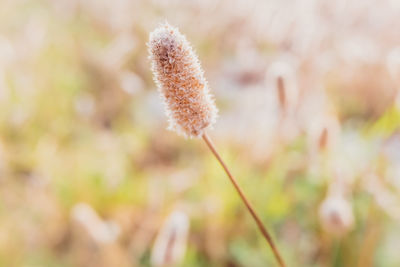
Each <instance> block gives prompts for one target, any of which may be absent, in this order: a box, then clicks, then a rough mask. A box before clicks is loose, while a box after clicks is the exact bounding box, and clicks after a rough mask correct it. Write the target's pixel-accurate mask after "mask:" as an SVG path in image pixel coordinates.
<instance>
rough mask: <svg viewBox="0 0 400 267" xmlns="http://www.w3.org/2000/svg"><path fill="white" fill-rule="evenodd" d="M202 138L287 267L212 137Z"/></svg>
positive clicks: (280, 263)
mask: <svg viewBox="0 0 400 267" xmlns="http://www.w3.org/2000/svg"><path fill="white" fill-rule="evenodd" d="M202 138H203V140H204V141H205V142H206V144H207V146H208V147H209V148H210V150H211V152H212V153H213V154H214V156H215V157H216V158H217V160H218V162H219V163H220V164H221V166H222V168H223V169H224V170H225V172H226V174H227V175H228V177H229V179H230V180H231V182H232V184H233V186H234V187H235V189H236V191H237V192H238V194H239V196H240V198H241V199H242V200H243V202H244V204H245V205H246V207H247V209H248V210H249V212H250V214H251V216H252V217H253V219H254V220H255V222H256V223H257V226H258V228H259V229H260V231H261V233H262V235H263V236H264V237H265V239H266V240H267V242H268V244H269V245H270V247H271V249H272V252H273V253H274V256H275V258H276V260H277V261H278V263H279V265H280V266H281V267H285V263H284V261H283V259H282V257H281V255H280V253H279V251H278V248H277V247H276V246H275V243H274V241H273V240H272V238H271V236H270V234H269V233H268V231H267V229H266V228H265V226H264V225H263V223H262V222H261V219H260V218H259V216H258V215H257V213H256V212H255V210H254V208H253V207H252V205H251V204H250V202H249V201H248V199H247V197H246V196H245V195H244V193H243V191H242V189H241V188H240V186H239V184H238V183H237V181H236V179H235V178H234V177H233V175H232V173H231V172H230V170H229V169H228V167H227V166H226V164H225V162H224V161H223V160H222V158H221V156H220V155H219V154H218V152H217V150H216V149H215V146H214V144H213V143H212V141H211V140H210V138H209V137H208V135H207V134H206V133H204V134H203V136H202Z"/></svg>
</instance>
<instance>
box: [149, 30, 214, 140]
mask: <svg viewBox="0 0 400 267" xmlns="http://www.w3.org/2000/svg"><path fill="white" fill-rule="evenodd" d="M148 47H149V53H150V60H151V64H152V71H153V74H154V80H155V82H156V84H157V87H158V90H159V92H160V93H161V96H162V98H163V100H164V103H165V109H166V113H167V116H168V118H169V129H171V130H175V131H177V132H178V133H179V134H183V135H185V136H189V137H200V136H201V135H202V134H203V133H204V130H205V129H206V128H207V127H210V126H212V125H213V124H214V123H215V120H216V117H217V112H218V110H217V108H216V106H215V103H214V99H213V97H212V96H211V95H210V94H209V87H208V83H207V80H206V79H205V78H204V74H203V70H202V68H201V65H200V62H199V60H198V58H197V56H196V54H195V52H194V51H193V49H192V47H191V46H190V44H189V42H188V41H187V40H186V38H185V36H184V35H182V34H181V33H180V32H179V30H178V29H177V28H174V27H172V26H171V25H169V24H168V23H164V24H162V25H160V26H159V27H158V28H156V29H155V30H154V31H153V32H152V33H151V34H150V40H149V43H148Z"/></svg>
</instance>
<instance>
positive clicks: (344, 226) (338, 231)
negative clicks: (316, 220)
mask: <svg viewBox="0 0 400 267" xmlns="http://www.w3.org/2000/svg"><path fill="white" fill-rule="evenodd" d="M319 217H320V221H321V223H322V226H323V228H324V229H325V230H326V231H327V232H329V233H331V234H333V235H336V236H343V235H344V234H346V233H347V232H348V231H349V230H350V229H351V228H352V226H353V224H354V215H353V210H352V208H351V204H350V202H349V201H348V200H347V199H346V198H345V197H344V196H343V195H341V194H338V193H334V194H329V195H328V196H327V197H326V199H325V200H324V201H323V202H322V204H321V206H320V208H319Z"/></svg>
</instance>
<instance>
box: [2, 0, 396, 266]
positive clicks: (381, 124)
mask: <svg viewBox="0 0 400 267" xmlns="http://www.w3.org/2000/svg"><path fill="white" fill-rule="evenodd" d="M399 10H400V7H399V3H398V1H393V0H386V1H376V0H365V1H350V2H349V1H341V0H335V1H288V2H286V1H275V0H271V1H256V0H250V1H247V0H246V1H244V0H234V1H227V0H221V1H211V0H202V1H197V0H196V1H180V0H173V1H163V0H152V1H141V0H135V1H134V0H115V1H106V0H96V1H94V0H73V1H66V0H52V1H50V0H44V1H36V0H25V1H22V0H21V1H14V0H3V1H1V2H0V183H1V187H0V190H1V192H0V229H1V231H0V266H3V265H4V266H35V265H36V266H151V264H152V260H151V258H152V257H151V255H152V250H153V249H154V245H155V241H156V239H157V236H158V235H159V233H160V229H162V228H163V227H162V226H163V225H165V220H166V218H167V217H168V216H169V215H170V214H171V211H172V210H175V208H179V210H180V211H181V212H183V213H185V214H186V215H187V216H188V218H190V229H189V231H188V234H187V240H186V241H187V247H186V253H185V255H184V256H183V258H182V261H181V266H265V264H266V263H267V264H270V265H272V264H274V259H273V258H272V254H270V253H268V252H266V249H265V242H264V241H263V240H262V238H261V237H260V236H259V235H258V232H257V229H255V227H254V225H253V222H252V221H251V219H250V218H249V217H248V216H247V214H246V212H245V209H244V207H243V205H242V203H240V200H239V199H238V198H237V196H236V195H235V194H233V192H232V188H231V187H229V186H226V181H225V180H224V179H215V177H221V176H223V175H224V174H223V172H222V171H221V169H220V168H219V166H218V165H217V163H216V162H214V159H213V158H212V157H210V155H209V152H208V151H207V150H206V148H205V147H203V146H200V145H198V142H196V141H195V140H190V139H188V140H185V139H183V138H180V137H179V136H176V135H175V134H174V133H171V132H169V131H167V130H165V128H166V123H164V122H165V117H164V113H163V107H162V105H161V104H160V101H159V97H158V93H157V91H156V88H155V85H154V83H153V81H152V74H151V72H150V71H149V70H148V68H149V61H148V58H147V48H146V45H145V44H146V42H147V40H148V33H149V32H150V31H152V30H153V29H154V28H155V27H156V26H157V25H158V24H159V23H160V22H162V21H165V20H166V19H167V20H168V21H169V22H170V23H171V24H173V25H180V27H181V30H182V32H185V34H186V35H187V37H188V38H189V39H190V40H191V42H192V43H193V46H194V47H196V50H197V51H196V52H197V54H198V55H199V57H200V58H201V59H202V64H203V67H204V69H206V70H207V78H208V82H209V84H210V87H212V88H213V92H214V93H215V98H216V99H217V105H218V107H219V109H220V111H219V118H218V123H217V124H216V125H215V129H214V130H213V132H212V134H213V138H214V139H215V142H216V143H217V144H218V147H219V149H220V153H221V154H222V157H223V158H224V159H225V160H226V161H227V165H229V166H231V168H232V172H233V173H235V175H236V176H237V177H238V179H239V181H238V182H239V183H240V184H241V185H242V186H243V188H245V189H246V193H247V194H248V196H249V198H250V200H251V202H252V203H253V204H254V206H255V207H257V210H258V211H259V213H260V216H261V217H262V218H261V219H262V221H264V222H268V225H269V226H270V228H271V232H273V233H274V237H276V240H279V248H280V249H281V250H282V251H283V253H284V255H285V259H286V260H287V261H288V262H287V264H288V266H398V265H399V264H400V257H399V254H398V246H399V241H398V240H399V235H400V229H399V223H398V222H399V218H400V215H399V214H400V211H399V209H398V208H397V207H398V206H399V201H400V200H399V182H398V181H399V180H398V176H399V173H400V172H399V170H400V168H399V166H400V165H399V163H400V162H399V157H400V156H399V153H398V151H400V150H399V149H400V143H399V141H398V138H399V135H398V127H399V125H400V113H399V110H398V109H399V108H398V101H396V99H398V97H397V96H398V89H399V80H398V78H397V77H398V70H399V67H398V66H400V64H399V63H398V62H399V60H398V56H396V55H397V54H398V53H397V52H396V51H398V47H399V37H398V32H397V31H396V29H398V28H399V26H400V25H399V23H400V22H399V20H398V19H397V18H398V14H399V12H400V11H399ZM277 64H278V67H276V65H277ZM279 65H281V66H282V65H283V66H285V67H284V68H281V67H279ZM396 73H397V74H396ZM279 77H281V78H279ZM277 79H278V80H281V81H283V85H284V87H285V88H287V90H288V92H286V95H289V94H291V93H290V92H289V90H292V89H291V88H292V87H290V86H291V84H294V88H295V90H296V91H295V92H296V95H295V98H293V99H294V100H295V101H296V103H297V104H295V105H293V107H290V109H292V111H290V112H286V113H285V112H283V111H282V110H283V109H286V107H289V105H290V104H289V100H288V101H286V102H280V101H279V99H280V98H279V95H278V92H279V90H282V89H278V86H277V84H278V83H277ZM281 99H282V98H281ZM282 103H288V104H284V105H282ZM283 117H284V118H283ZM283 121H285V122H283ZM338 181H339V184H341V186H340V187H341V188H342V191H341V193H340V194H341V196H342V197H343V198H342V199H344V200H345V201H346V203H348V205H349V206H350V207H351V211H352V213H353V218H354V221H353V224H352V226H351V227H349V228H348V230H347V231H345V232H343V234H341V235H338V234H335V233H332V232H330V231H329V229H328V227H325V226H324V225H323V221H322V216H320V215H321V214H322V212H321V213H320V211H321V210H322V208H321V207H323V203H325V201H326V200H327V197H328V196H330V195H331V192H332V188H333V187H335V186H333V185H334V184H336V183H337V182H338ZM332 186H333V187H332ZM333 191H335V190H333ZM77 205H78V206H77ZM82 205H83V206H82ZM346 205H347V204H346ZM82 214H83V215H82ZM329 217H330V216H328V218H329ZM82 218H84V219H83V220H82ZM85 218H86V219H85ZM87 221H91V223H90V225H97V228H96V229H98V233H100V232H101V233H102V234H101V235H104V236H106V237H108V239H107V238H104V236H103V239H101V238H98V237H97V238H95V239H93V236H92V233H93V232H96V231H93V230H92V231H90V230H88V229H86V228H85V225H86V224H87ZM82 222H83V223H82ZM85 231H86V232H85ZM83 233H86V234H83ZM99 240H103V241H102V242H101V243H99V242H98V241H99ZM104 240H106V241H107V242H105V243H104Z"/></svg>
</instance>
